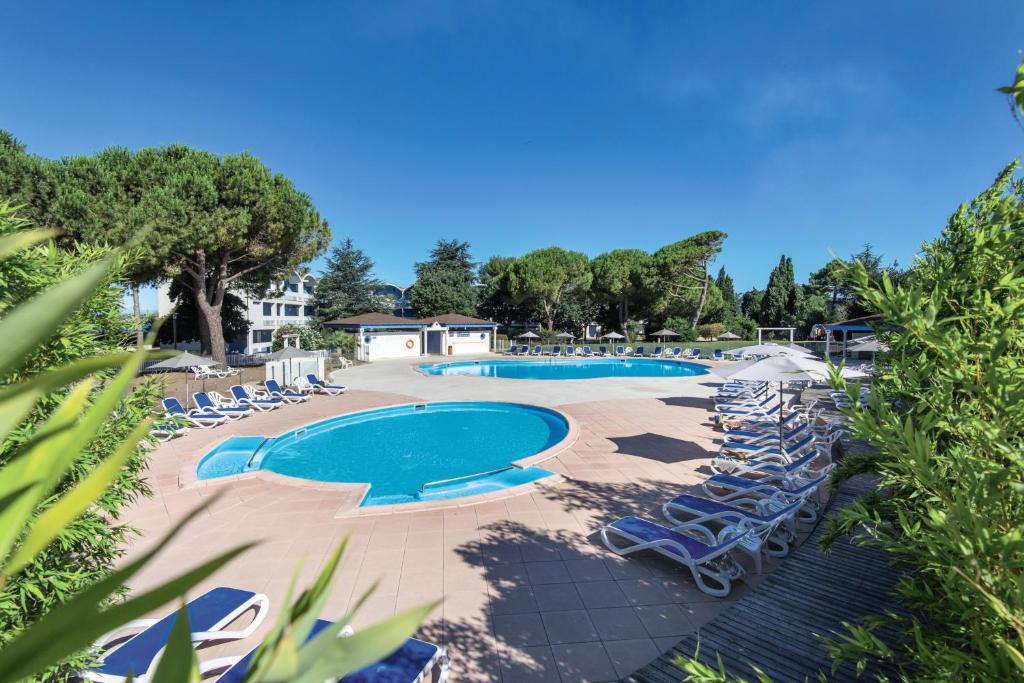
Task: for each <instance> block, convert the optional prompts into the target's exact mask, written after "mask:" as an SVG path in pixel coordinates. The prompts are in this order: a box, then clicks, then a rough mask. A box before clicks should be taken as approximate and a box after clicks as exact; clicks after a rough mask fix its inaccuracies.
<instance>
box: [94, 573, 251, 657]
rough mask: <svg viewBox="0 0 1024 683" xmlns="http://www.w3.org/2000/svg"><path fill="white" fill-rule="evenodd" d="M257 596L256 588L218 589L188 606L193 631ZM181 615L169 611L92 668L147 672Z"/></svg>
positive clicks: (210, 625)
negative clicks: (254, 589)
mask: <svg viewBox="0 0 1024 683" xmlns="http://www.w3.org/2000/svg"><path fill="white" fill-rule="evenodd" d="M255 595H256V594H255V593H253V592H252V591H244V590H239V589H237V588H227V587H220V588H214V589H213V590H210V591H208V592H206V593H204V594H202V595H200V596H199V597H198V598H196V599H195V600H192V601H190V602H189V603H188V604H187V605H186V606H185V608H186V609H187V610H188V621H189V626H190V627H191V629H192V631H209V630H211V629H213V628H214V627H216V626H217V625H218V624H219V623H220V622H221V621H223V619H224V618H225V617H227V616H228V615H229V614H231V613H232V612H234V611H235V610H237V609H238V608H239V607H240V606H241V605H243V604H245V603H246V602H248V601H249V600H251V599H252V598H253V597H255ZM177 618H178V613H177V611H175V612H174V613H172V614H168V615H167V616H166V617H164V618H163V619H161V620H160V621H158V622H157V623H155V624H153V625H152V626H150V627H149V628H147V629H146V630H144V631H142V632H141V633H139V634H138V635H136V636H134V637H132V638H130V639H129V640H128V641H127V642H125V643H124V644H123V645H121V646H120V647H119V648H117V649H116V650H113V651H111V652H110V653H109V654H107V655H106V656H105V657H104V658H103V661H102V662H100V663H99V664H98V665H97V666H96V667H94V668H93V669H92V670H93V671H97V672H99V673H103V674H107V675H112V676H125V677H127V676H128V675H129V674H132V675H136V676H137V675H139V674H142V673H145V672H146V671H147V670H148V669H149V666H150V664H151V663H152V662H153V658H154V657H156V655H157V653H158V652H160V650H161V649H162V648H163V647H164V645H166V644H167V639H168V638H169V637H170V635H171V628H172V627H173V626H174V620H175V619H177Z"/></svg>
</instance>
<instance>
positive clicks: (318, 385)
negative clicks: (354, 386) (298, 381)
mask: <svg viewBox="0 0 1024 683" xmlns="http://www.w3.org/2000/svg"><path fill="white" fill-rule="evenodd" d="M306 381H307V382H309V385H310V386H311V387H313V391H316V392H319V393H323V394H327V395H328V396H337V395H338V394H344V393H345V392H346V391H348V388H347V387H343V386H342V385H340V384H328V383H327V382H325V381H323V380H322V379H320V378H319V377H317V376H316V375H314V374H313V373H312V372H310V373H307V374H306Z"/></svg>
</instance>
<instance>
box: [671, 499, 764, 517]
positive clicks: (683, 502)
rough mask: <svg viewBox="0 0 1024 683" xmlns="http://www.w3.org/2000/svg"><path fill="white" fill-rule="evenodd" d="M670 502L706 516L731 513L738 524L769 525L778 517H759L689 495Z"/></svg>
mask: <svg viewBox="0 0 1024 683" xmlns="http://www.w3.org/2000/svg"><path fill="white" fill-rule="evenodd" d="M669 502H670V503H672V504H675V505H678V506H680V507H684V508H686V509H688V510H694V511H696V512H701V513H703V514H706V515H716V514H719V513H722V512H729V513H732V515H733V516H732V517H731V519H733V520H735V521H737V522H739V521H741V520H743V519H752V520H754V521H756V522H762V523H768V522H771V521H773V520H774V519H775V517H777V516H778V515H773V516H771V517H765V516H764V515H759V514H757V513H756V512H751V511H750V510H744V509H743V508H738V507H735V506H733V505H728V504H726V503H719V502H718V501H717V500H711V499H710V498H701V497H700V496H691V495H689V494H684V495H682V496H676V497H675V498H673V499H672V500H671V501H669Z"/></svg>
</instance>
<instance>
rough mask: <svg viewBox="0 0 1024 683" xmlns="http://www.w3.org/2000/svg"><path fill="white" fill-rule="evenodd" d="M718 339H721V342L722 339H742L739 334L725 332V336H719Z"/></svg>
mask: <svg viewBox="0 0 1024 683" xmlns="http://www.w3.org/2000/svg"><path fill="white" fill-rule="evenodd" d="M718 338H719V339H720V340H721V339H739V338H740V335H738V334H733V333H732V332H725V333H723V334H720V335H718Z"/></svg>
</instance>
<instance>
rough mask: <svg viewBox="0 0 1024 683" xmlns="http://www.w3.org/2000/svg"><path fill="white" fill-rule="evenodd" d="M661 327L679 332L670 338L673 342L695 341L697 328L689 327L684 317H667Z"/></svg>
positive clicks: (688, 322)
mask: <svg viewBox="0 0 1024 683" xmlns="http://www.w3.org/2000/svg"><path fill="white" fill-rule="evenodd" d="M662 327H664V328H666V329H669V330H672V331H673V332H678V333H679V336H678V337H673V338H672V340H671V341H672V342H673V343H675V342H679V343H680V344H685V343H687V342H695V341H697V330H695V329H693V328H692V327H690V321H689V320H686V319H685V318H669V319H668V320H666V321H665V324H664V325H663V326H662Z"/></svg>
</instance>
